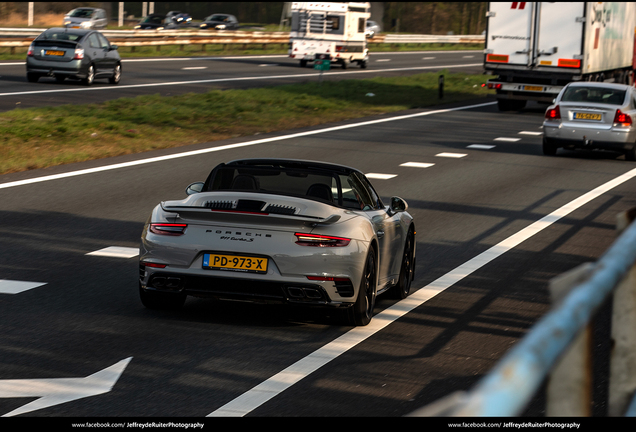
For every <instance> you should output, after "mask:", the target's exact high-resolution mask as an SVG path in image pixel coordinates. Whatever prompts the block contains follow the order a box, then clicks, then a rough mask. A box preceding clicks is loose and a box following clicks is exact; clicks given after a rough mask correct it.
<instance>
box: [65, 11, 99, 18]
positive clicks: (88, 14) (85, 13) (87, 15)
mask: <svg viewBox="0 0 636 432" xmlns="http://www.w3.org/2000/svg"><path fill="white" fill-rule="evenodd" d="M93 12H94V10H93V9H74V10H72V11H71V13H70V14H68V16H70V17H73V18H90V17H91V16H92V15H93Z"/></svg>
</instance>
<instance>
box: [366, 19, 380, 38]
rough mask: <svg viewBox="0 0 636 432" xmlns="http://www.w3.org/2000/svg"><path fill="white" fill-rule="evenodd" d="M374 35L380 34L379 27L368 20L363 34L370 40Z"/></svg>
mask: <svg viewBox="0 0 636 432" xmlns="http://www.w3.org/2000/svg"><path fill="white" fill-rule="evenodd" d="M376 33H380V25H379V24H378V23H377V22H375V21H371V20H368V21H367V24H366V29H365V31H364V34H365V35H366V37H368V38H372V37H373V36H375V34H376Z"/></svg>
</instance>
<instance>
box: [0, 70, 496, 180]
mask: <svg viewBox="0 0 636 432" xmlns="http://www.w3.org/2000/svg"><path fill="white" fill-rule="evenodd" d="M440 74H443V75H444V76H445V82H444V97H443V99H439V97H438V77H439V75H440ZM486 79H487V77H486V76H485V75H470V74H462V73H457V74H455V73H452V74H451V73H448V71H443V72H441V73H437V72H436V73H424V74H418V75H412V76H406V77H393V78H384V77H378V78H371V79H363V80H344V81H337V82H329V81H323V82H322V83H319V82H318V80H317V79H316V82H310V83H305V84H294V85H283V86H276V87H267V88H256V89H245V90H212V91H209V92H207V93H204V94H185V95H181V96H169V97H162V96H159V95H149V96H140V97H136V98H122V99H116V100H112V101H109V102H106V103H100V104H88V105H64V106H59V107H47V108H30V109H14V110H12V111H8V112H4V113H0V174H5V173H10V172H18V171H25V170H29V169H37V168H45V167H49V166H54V165H60V164H67V163H73V162H81V161H86V160H92V159H99V158H105V157H112V156H119V155H125V154H133V153H140V152H145V151H150V150H156V149H162V148H171V147H179V146H184V145H188V144H194V143H202V142H209V141H216V140H222V139H227V138H231V137H239V136H249V135H255V134H261V133H268V132H273V131H278V130H287V129H294V128H300V127H307V126H314V125H319V124H324V123H330V122H335V121H342V120H348V119H354V118H360V117H366V116H373V115H378V114H385V113H391V112H397V111H403V110H407V109H413V108H422V107H428V106H433V105H438V104H440V103H451V102H458V101H463V100H470V99H475V98H479V97H483V96H485V95H486V94H488V93H491V92H492V91H489V90H487V89H485V88H483V87H481V84H482V83H484V82H486Z"/></svg>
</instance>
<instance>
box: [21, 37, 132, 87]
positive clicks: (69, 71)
mask: <svg viewBox="0 0 636 432" xmlns="http://www.w3.org/2000/svg"><path fill="white" fill-rule="evenodd" d="M121 73H122V69H121V57H120V56H119V52H118V51H117V45H114V44H111V43H110V42H109V41H108V39H107V38H106V37H105V36H104V35H103V34H101V33H100V32H98V31H96V30H84V29H68V28H61V27H57V28H51V29H48V30H45V31H44V32H42V33H41V34H40V35H38V37H36V38H35V39H34V40H33V42H32V43H31V45H30V46H29V49H28V51H27V57H26V76H27V80H28V81H29V82H37V81H38V80H39V79H40V78H41V77H54V78H55V79H56V80H57V81H58V82H63V81H64V80H65V79H67V78H69V79H75V80H81V81H82V82H83V83H84V84H86V85H91V84H93V81H94V80H95V79H97V78H108V81H109V82H110V83H111V84H118V83H119V81H120V80H121Z"/></svg>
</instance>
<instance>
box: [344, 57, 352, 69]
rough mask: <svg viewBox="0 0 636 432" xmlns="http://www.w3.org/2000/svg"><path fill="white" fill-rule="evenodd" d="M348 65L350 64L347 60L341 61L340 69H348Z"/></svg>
mask: <svg viewBox="0 0 636 432" xmlns="http://www.w3.org/2000/svg"><path fill="white" fill-rule="evenodd" d="M349 63H351V62H350V61H349V60H347V59H342V68H343V69H346V68H348V67H349Z"/></svg>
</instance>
